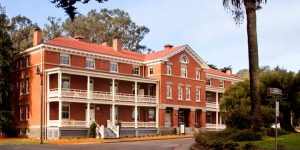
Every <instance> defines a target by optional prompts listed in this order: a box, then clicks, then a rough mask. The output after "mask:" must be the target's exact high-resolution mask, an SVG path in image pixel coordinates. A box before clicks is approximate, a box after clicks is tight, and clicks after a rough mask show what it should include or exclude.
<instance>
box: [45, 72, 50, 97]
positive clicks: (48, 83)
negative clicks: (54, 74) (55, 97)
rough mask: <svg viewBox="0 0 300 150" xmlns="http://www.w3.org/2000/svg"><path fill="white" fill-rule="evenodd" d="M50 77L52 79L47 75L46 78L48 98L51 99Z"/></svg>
mask: <svg viewBox="0 0 300 150" xmlns="http://www.w3.org/2000/svg"><path fill="white" fill-rule="evenodd" d="M49 77H50V75H49V74H48V73H47V78H46V80H47V89H46V91H47V97H48V98H49V92H50V81H49V80H50V79H49Z"/></svg>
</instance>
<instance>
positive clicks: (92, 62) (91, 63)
mask: <svg viewBox="0 0 300 150" xmlns="http://www.w3.org/2000/svg"><path fill="white" fill-rule="evenodd" d="M86 68H90V69H95V59H93V58H86Z"/></svg>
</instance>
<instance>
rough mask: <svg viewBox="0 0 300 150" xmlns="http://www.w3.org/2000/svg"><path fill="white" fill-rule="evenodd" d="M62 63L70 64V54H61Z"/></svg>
mask: <svg viewBox="0 0 300 150" xmlns="http://www.w3.org/2000/svg"><path fill="white" fill-rule="evenodd" d="M60 64H61V65H70V55H67V54H60Z"/></svg>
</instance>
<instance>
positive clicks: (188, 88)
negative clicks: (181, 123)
mask: <svg viewBox="0 0 300 150" xmlns="http://www.w3.org/2000/svg"><path fill="white" fill-rule="evenodd" d="M188 95H189V97H188ZM185 100H186V101H190V100H191V87H186V88H185Z"/></svg>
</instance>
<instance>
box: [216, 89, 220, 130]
mask: <svg viewBox="0 0 300 150" xmlns="http://www.w3.org/2000/svg"><path fill="white" fill-rule="evenodd" d="M216 108H217V110H216V128H217V129H219V97H218V92H216Z"/></svg>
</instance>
